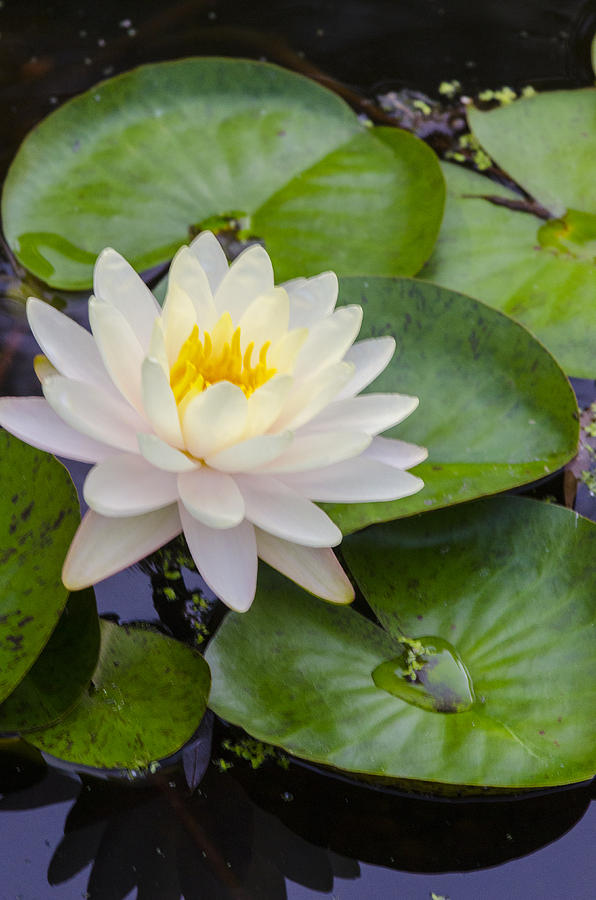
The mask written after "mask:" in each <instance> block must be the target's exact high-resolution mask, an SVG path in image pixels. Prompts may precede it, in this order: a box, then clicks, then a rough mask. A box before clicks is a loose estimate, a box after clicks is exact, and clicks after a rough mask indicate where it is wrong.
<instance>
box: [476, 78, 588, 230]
mask: <svg viewBox="0 0 596 900" xmlns="http://www.w3.org/2000/svg"><path fill="white" fill-rule="evenodd" d="M468 121H469V123H470V128H471V129H472V131H473V133H474V134H475V135H476V137H477V138H478V140H479V141H480V143H481V144H482V146H483V148H484V149H485V150H486V152H487V153H488V154H489V155H490V156H492V158H493V159H494V160H495V161H496V162H497V163H498V164H499V166H500V167H501V168H502V169H504V171H505V172H507V174H508V175H510V176H511V178H512V179H513V180H514V181H515V182H517V184H519V185H521V186H522V187H523V189H524V190H525V191H527V192H528V194H530V196H531V197H534V199H535V200H538V201H539V203H541V204H542V205H543V206H545V207H546V209H548V210H550V212H551V213H552V214H553V216H554V217H559V216H562V215H563V214H564V213H565V212H566V210H568V209H577V210H581V211H582V212H588V213H596V185H595V183H594V160H595V159H596V89H595V88H582V89H581V90H575V91H548V92H545V93H543V94H535V95H534V96H533V97H527V98H524V99H521V100H517V101H516V102H515V103H510V104H508V105H507V106H501V107H497V108H496V109H493V110H491V111H490V112H480V111H479V110H477V109H471V110H470V111H469V113H468Z"/></svg>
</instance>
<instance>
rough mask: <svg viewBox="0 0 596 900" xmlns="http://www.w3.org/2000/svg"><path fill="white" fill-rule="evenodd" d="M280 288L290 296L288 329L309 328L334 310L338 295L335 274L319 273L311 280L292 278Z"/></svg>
mask: <svg viewBox="0 0 596 900" xmlns="http://www.w3.org/2000/svg"><path fill="white" fill-rule="evenodd" d="M281 287H283V288H285V289H286V291H287V292H288V294H289V296H290V328H304V327H306V328H311V327H312V326H313V325H314V324H315V322H318V321H319V320H320V319H324V318H325V317H326V316H330V315H331V313H332V312H333V310H334V309H335V304H336V303H337V293H338V284H337V275H336V274H335V272H321V274H320V275H315V276H314V277H313V278H294V279H293V280H292V281H286V282H285V283H284V284H282V285H281Z"/></svg>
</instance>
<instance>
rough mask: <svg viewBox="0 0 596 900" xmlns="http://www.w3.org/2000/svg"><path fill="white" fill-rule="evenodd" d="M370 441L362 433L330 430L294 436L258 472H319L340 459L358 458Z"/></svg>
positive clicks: (368, 437) (367, 436)
mask: <svg viewBox="0 0 596 900" xmlns="http://www.w3.org/2000/svg"><path fill="white" fill-rule="evenodd" d="M370 442H371V438H370V436H369V435H367V434H363V433H362V432H350V431H331V432H320V433H315V434H297V435H296V436H295V437H294V440H293V442H292V445H291V446H290V447H289V448H288V449H287V450H286V451H285V453H282V454H281V456H278V457H277V459H274V460H273V461H272V462H270V463H267V464H263V465H262V467H261V469H260V471H266V472H270V473H274V472H303V471H306V470H307V469H320V468H321V466H330V465H331V464H332V463H336V462H340V461H341V460H342V459H350V458H351V457H352V456H358V455H359V454H360V453H362V451H363V450H365V449H366V448H367V447H368V445H369V444H370Z"/></svg>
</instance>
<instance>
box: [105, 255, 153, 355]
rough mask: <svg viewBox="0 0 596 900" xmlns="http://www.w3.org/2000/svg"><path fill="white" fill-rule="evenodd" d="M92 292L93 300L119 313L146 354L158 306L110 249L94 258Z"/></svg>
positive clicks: (135, 274) (127, 267)
mask: <svg viewBox="0 0 596 900" xmlns="http://www.w3.org/2000/svg"><path fill="white" fill-rule="evenodd" d="M93 289H94V293H95V296H96V297H98V298H99V299H100V300H105V301H107V302H108V303H111V304H112V305H113V306H115V307H116V308H117V309H119V310H120V312H121V313H122V315H123V316H124V317H125V318H126V320H127V321H128V324H129V325H130V327H131V328H132V330H133V332H134V334H136V336H137V339H138V341H139V343H140V344H141V347H142V348H143V350H144V351H145V352H146V351H147V350H148V348H149V341H150V340H151V331H152V329H153V322H154V320H155V318H156V317H157V316H158V315H159V314H160V312H161V310H160V308H159V304H158V302H157V300H156V299H155V297H154V296H153V294H152V293H151V291H150V290H149V288H148V287H147V285H146V284H145V283H144V281H143V279H142V278H140V276H139V275H137V273H136V272H135V270H134V269H133V267H132V266H131V265H130V264H129V263H127V261H126V260H125V259H124V258H123V257H122V256H120V254H119V253H116V251H115V250H112V249H111V248H110V247H108V248H106V249H105V250H102V252H101V253H100V254H99V256H98V258H97V262H96V263H95V272H94V275H93Z"/></svg>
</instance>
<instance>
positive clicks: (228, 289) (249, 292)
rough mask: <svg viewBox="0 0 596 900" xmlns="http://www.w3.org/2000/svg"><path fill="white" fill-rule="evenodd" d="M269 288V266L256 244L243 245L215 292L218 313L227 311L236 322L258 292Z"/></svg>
mask: <svg viewBox="0 0 596 900" xmlns="http://www.w3.org/2000/svg"><path fill="white" fill-rule="evenodd" d="M271 290H273V266H272V265H271V260H270V259H269V256H268V255H267V252H266V250H264V249H263V247H261V246H260V245H259V244H253V246H252V247H247V248H246V250H243V251H242V253H240V255H239V256H237V257H236V259H235V260H234V262H233V263H232V265H231V266H230V268H229V269H228V271H227V272H226V274H225V275H224V277H223V279H222V281H221V283H220V285H219V288H218V290H217V293H216V295H215V306H216V308H217V311H218V314H219V315H221V314H222V313H224V312H229V313H230V315H231V316H232V321H233V322H237V321H238V320H239V319H240V316H241V315H242V313H243V312H244V310H245V309H247V308H248V307H249V305H250V304H251V303H252V301H253V300H254V299H255V298H256V297H258V296H259V294H268V293H269V291H271Z"/></svg>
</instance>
